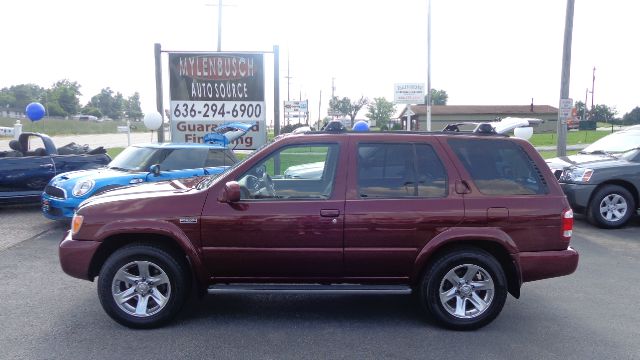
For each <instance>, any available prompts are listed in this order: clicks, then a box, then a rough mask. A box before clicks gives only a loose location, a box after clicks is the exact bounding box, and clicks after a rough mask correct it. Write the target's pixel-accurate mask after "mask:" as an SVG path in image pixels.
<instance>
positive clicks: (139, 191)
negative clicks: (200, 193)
mask: <svg viewBox="0 0 640 360" xmlns="http://www.w3.org/2000/svg"><path fill="white" fill-rule="evenodd" d="M202 179H203V178H202V177H194V178H187V179H175V180H171V181H160V182H154V183H143V184H139V185H131V186H125V187H122V188H118V189H115V190H111V191H108V192H105V193H103V194H99V195H95V196H92V197H90V198H89V199H87V200H85V201H84V202H83V203H82V206H84V205H87V206H91V205H96V204H101V203H108V202H116V201H123V200H127V201H138V200H143V199H145V200H146V199H153V198H155V199H157V198H161V197H168V196H173V195H176V194H184V193H189V192H193V191H195V190H196V189H195V187H196V185H197V184H199V183H200V182H201V181H202Z"/></svg>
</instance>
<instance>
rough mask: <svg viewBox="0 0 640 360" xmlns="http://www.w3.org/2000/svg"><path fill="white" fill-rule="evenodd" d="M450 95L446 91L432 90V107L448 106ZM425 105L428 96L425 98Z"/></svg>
mask: <svg viewBox="0 0 640 360" xmlns="http://www.w3.org/2000/svg"><path fill="white" fill-rule="evenodd" d="M447 100H449V95H447V92H446V91H444V90H438V89H431V105H447ZM424 103H425V104H426V103H427V96H425V97H424Z"/></svg>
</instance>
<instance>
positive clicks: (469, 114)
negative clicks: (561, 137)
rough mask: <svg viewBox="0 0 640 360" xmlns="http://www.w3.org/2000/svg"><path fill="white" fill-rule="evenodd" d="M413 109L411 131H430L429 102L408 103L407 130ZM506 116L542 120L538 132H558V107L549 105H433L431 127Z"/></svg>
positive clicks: (402, 116) (404, 124) (401, 118)
mask: <svg viewBox="0 0 640 360" xmlns="http://www.w3.org/2000/svg"><path fill="white" fill-rule="evenodd" d="M409 107H410V108H411V111H412V112H413V113H414V115H412V116H411V129H412V130H427V105H407V107H405V108H404V109H403V110H402V112H401V113H400V115H399V118H400V120H401V121H402V124H403V128H405V129H406V121H407V115H406V113H407V109H408V108H409ZM506 117H521V118H535V119H542V120H544V122H543V123H542V124H540V125H538V126H536V127H535V128H534V131H535V132H551V131H556V129H557V128H556V124H557V122H558V109H557V108H555V107H553V106H549V105H433V106H431V130H433V131H438V130H442V129H443V128H444V127H445V126H446V125H447V124H452V123H460V122H488V121H494V120H499V119H502V118H506Z"/></svg>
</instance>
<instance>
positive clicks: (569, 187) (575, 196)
mask: <svg viewBox="0 0 640 360" xmlns="http://www.w3.org/2000/svg"><path fill="white" fill-rule="evenodd" d="M560 186H561V187H562V191H563V192H564V194H565V195H566V196H567V200H568V201H569V205H571V208H572V209H573V211H575V212H577V213H580V214H584V212H585V209H586V208H587V206H589V199H591V194H592V193H593V190H595V188H596V185H587V184H568V183H560Z"/></svg>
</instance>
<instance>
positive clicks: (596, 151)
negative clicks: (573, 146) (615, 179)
mask: <svg viewBox="0 0 640 360" xmlns="http://www.w3.org/2000/svg"><path fill="white" fill-rule="evenodd" d="M578 154H585V155H608V156H612V155H611V154H610V153H608V152H606V151H604V150H593V151H584V150H582V151H578Z"/></svg>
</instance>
